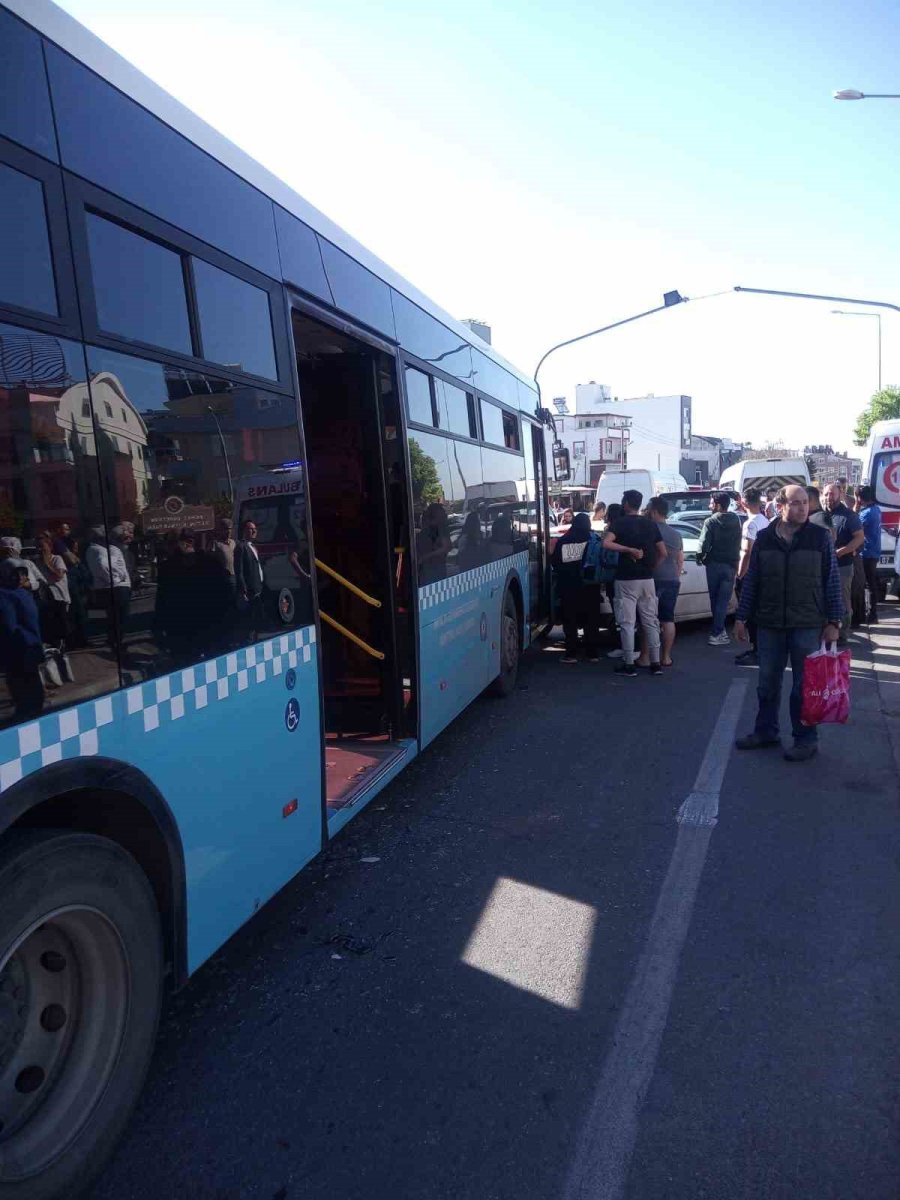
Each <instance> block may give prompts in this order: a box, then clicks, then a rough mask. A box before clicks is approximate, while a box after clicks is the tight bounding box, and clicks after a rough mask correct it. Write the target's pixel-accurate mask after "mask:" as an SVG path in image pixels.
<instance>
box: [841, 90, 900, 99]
mask: <svg viewBox="0 0 900 1200" xmlns="http://www.w3.org/2000/svg"><path fill="white" fill-rule="evenodd" d="M832 97H833V99H835V100H900V93H898V92H860V91H858V90H857V89H856V88H841V90H840V91H839V92H832Z"/></svg>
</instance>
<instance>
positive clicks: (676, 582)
mask: <svg viewBox="0 0 900 1200" xmlns="http://www.w3.org/2000/svg"><path fill="white" fill-rule="evenodd" d="M647 508H648V509H649V510H650V520H651V521H654V522H655V523H656V527H657V529H658V530H659V533H660V536H661V537H662V540H663V542H664V543H665V546H666V553H665V557H663V558H660V559H658V560H657V563H656V566H655V567H654V569H653V586H654V587H655V588H656V612H657V616H658V617H659V640H660V655H659V662H660V666H663V667H671V665H672V647H673V646H674V645H675V603H676V601H677V600H678V593H679V592H680V591H681V572H682V570H683V569H684V547H683V544H682V541H681V534H680V533H679V532H678V530H677V529H673V528H672V526H671V525H669V524H668V516H669V502H668V500H665V499H663V497H662V496H654V497H653V499H652V500H651V501H650V503H649V504H648V505H647ZM637 665H638V666H639V667H649V666H650V657H649V647H648V643H647V634H646V633H645V631H644V626H643V625H641V656H640V658H639V659H638V660H637Z"/></svg>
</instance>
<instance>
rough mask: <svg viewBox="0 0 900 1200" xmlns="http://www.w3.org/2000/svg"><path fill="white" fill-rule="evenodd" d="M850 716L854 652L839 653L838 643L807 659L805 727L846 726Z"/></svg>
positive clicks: (804, 679)
mask: <svg viewBox="0 0 900 1200" xmlns="http://www.w3.org/2000/svg"><path fill="white" fill-rule="evenodd" d="M849 716H850V651H849V650H841V651H840V653H838V649H837V643H836V642H832V643H831V648H830V649H829V648H828V647H827V646H826V645H825V643H824V642H823V643H822V645H821V646H820V647H819V649H818V650H816V651H815V653H813V654H809V655H807V657H806V662H805V664H804V666H803V704H802V706H801V709H800V720H801V722H802V723H803V724H804V725H824V724H827V723H831V724H837V725H843V724H845V723H846V721H847V718H848V717H849Z"/></svg>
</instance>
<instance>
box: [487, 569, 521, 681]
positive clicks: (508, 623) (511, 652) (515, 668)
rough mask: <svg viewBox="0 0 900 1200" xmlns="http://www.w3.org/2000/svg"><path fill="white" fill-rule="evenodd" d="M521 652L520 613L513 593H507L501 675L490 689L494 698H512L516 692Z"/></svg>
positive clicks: (504, 611) (501, 649)
mask: <svg viewBox="0 0 900 1200" xmlns="http://www.w3.org/2000/svg"><path fill="white" fill-rule="evenodd" d="M521 652H522V638H521V634H520V631H519V612H518V609H517V608H516V602H515V600H514V599H513V594H512V592H510V591H507V593H506V595H505V596H504V597H503V609H502V611H501V613H500V674H499V675H498V676H497V678H496V679H495V680H494V681H493V683H492V684H491V685H490V688H489V689H488V690H489V691H490V693H491V695H492V696H501V697H505V696H510V695H512V693H513V692H514V691H515V687H516V679H517V678H518V675H519V655H520V654H521Z"/></svg>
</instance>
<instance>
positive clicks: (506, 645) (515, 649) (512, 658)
mask: <svg viewBox="0 0 900 1200" xmlns="http://www.w3.org/2000/svg"><path fill="white" fill-rule="evenodd" d="M502 646H503V671H504V673H506V672H507V671H511V670H512V668H513V667H514V666H515V664H516V659H517V658H518V656H519V627H518V624H517V622H516V619H515V617H511V616H510V615H509V613H506V612H505V613H504V614H503V638H502Z"/></svg>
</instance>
